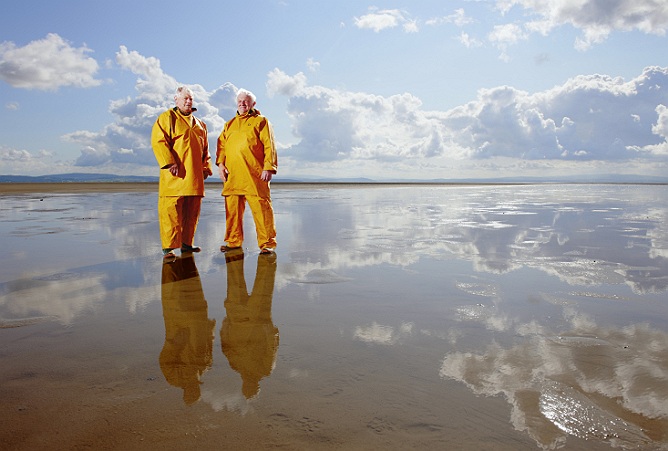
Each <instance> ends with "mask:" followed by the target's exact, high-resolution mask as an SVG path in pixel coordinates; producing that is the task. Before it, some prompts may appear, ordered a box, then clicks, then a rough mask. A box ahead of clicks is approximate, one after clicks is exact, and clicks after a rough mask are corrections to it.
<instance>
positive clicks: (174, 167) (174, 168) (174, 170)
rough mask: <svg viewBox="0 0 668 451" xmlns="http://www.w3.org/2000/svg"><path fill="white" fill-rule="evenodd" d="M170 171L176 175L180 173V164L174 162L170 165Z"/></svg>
mask: <svg viewBox="0 0 668 451" xmlns="http://www.w3.org/2000/svg"><path fill="white" fill-rule="evenodd" d="M169 172H171V173H172V175H173V176H174V177H176V176H177V175H178V173H179V165H178V164H177V163H172V165H171V166H169Z"/></svg>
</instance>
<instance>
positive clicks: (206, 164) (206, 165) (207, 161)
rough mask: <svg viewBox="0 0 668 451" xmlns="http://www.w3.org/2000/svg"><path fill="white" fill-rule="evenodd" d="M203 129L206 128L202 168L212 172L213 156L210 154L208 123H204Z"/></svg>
mask: <svg viewBox="0 0 668 451" xmlns="http://www.w3.org/2000/svg"><path fill="white" fill-rule="evenodd" d="M202 128H204V148H203V149H202V168H203V169H204V170H205V171H206V170H208V171H209V172H211V155H210V154H209V139H208V136H209V132H208V130H207V127H206V123H204V121H202Z"/></svg>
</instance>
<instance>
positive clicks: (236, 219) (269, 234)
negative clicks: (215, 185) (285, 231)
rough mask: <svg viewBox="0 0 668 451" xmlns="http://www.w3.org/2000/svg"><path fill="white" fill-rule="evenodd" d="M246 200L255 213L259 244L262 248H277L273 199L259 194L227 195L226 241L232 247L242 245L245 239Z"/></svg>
mask: <svg viewBox="0 0 668 451" xmlns="http://www.w3.org/2000/svg"><path fill="white" fill-rule="evenodd" d="M246 202H248V206H249V207H250V209H251V213H253V221H254V222H255V231H256V233H257V245H258V247H259V248H260V249H265V248H271V249H275V248H276V226H275V224H274V209H273V207H272V206H271V199H263V198H261V197H258V196H236V195H229V196H225V229H226V230H225V241H226V242H227V245H228V246H230V247H240V246H241V244H242V243H243V241H244V226H243V219H244V211H245V210H246Z"/></svg>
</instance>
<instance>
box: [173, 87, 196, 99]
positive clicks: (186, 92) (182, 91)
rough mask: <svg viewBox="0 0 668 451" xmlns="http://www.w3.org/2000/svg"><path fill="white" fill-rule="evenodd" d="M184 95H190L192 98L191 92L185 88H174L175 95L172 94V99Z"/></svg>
mask: <svg viewBox="0 0 668 451" xmlns="http://www.w3.org/2000/svg"><path fill="white" fill-rule="evenodd" d="M186 95H190V97H192V96H193V92H192V90H191V89H190V88H189V87H187V86H179V87H178V88H176V94H174V98H176V97H184V96H186Z"/></svg>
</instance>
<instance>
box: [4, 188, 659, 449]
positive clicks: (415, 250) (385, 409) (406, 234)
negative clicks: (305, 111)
mask: <svg viewBox="0 0 668 451" xmlns="http://www.w3.org/2000/svg"><path fill="white" fill-rule="evenodd" d="M3 185H5V184H0V234H1V235H2V237H3V245H4V248H5V259H4V260H3V262H2V263H1V264H0V265H2V266H1V268H2V271H1V272H0V400H2V402H1V403H0V415H1V417H2V421H0V447H1V448H2V449H17V450H31V449H44V448H50V449H82V448H89V449H90V448H92V449H156V448H158V447H160V448H163V449H183V448H186V447H187V448H199V449H220V448H223V449H266V448H279V447H280V448H285V449H346V450H348V449H351V450H357V449H359V450H362V449H364V450H369V449H402V450H403V449H463V450H468V449H470V450H479V449H494V450H497V449H499V450H523V449H527V450H531V449H555V448H563V449H569V450H570V449H576V450H578V449H582V450H584V449H587V450H591V449H594V450H595V449H648V450H649V449H652V450H654V449H668V308H667V305H666V303H667V302H668V301H667V300H666V298H667V296H666V292H667V290H668V226H667V225H666V224H668V187H666V186H649V185H647V186H637V185H509V186H504V185H498V186H497V185H484V186H474V185H463V186H455V185H448V186H432V185H429V186H415V185H412V186H393V185H383V186H373V185H364V186H352V185H291V184H285V185H284V184H276V185H275V186H274V188H273V199H274V208H275V210H276V223H277V230H278V234H279V236H278V238H279V247H278V249H277V254H276V255H275V256H269V257H267V256H262V255H259V253H258V250H257V248H256V245H255V244H254V241H255V235H254V229H253V227H252V220H251V218H250V217H249V216H247V217H246V228H247V231H246V232H247V236H246V241H245V244H244V249H243V251H242V252H237V253H235V254H229V255H227V256H226V255H225V254H221V253H220V252H219V250H218V247H219V246H220V244H222V243H223V237H224V215H225V214H224V210H223V202H222V199H221V198H220V195H219V194H220V188H219V187H218V186H215V185H207V197H206V198H205V200H204V204H203V210H202V217H201V220H200V225H199V228H198V232H197V236H196V244H199V245H200V246H202V248H203V251H202V252H201V253H199V254H194V255H184V256H182V257H181V258H179V259H178V260H177V261H175V262H173V263H170V264H163V262H162V260H161V256H160V250H159V248H160V244H159V237H158V230H157V215H156V211H155V208H156V203H157V195H156V193H155V191H156V185H154V184H76V185H75V184H56V185H42V184H38V185H32V186H27V185H24V186H22V187H18V186H16V185H13V186H11V187H9V186H3ZM63 185H68V186H67V187H64V186H63ZM121 185H122V186H121ZM19 188H22V189H20V190H19ZM11 190H16V191H11Z"/></svg>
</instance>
